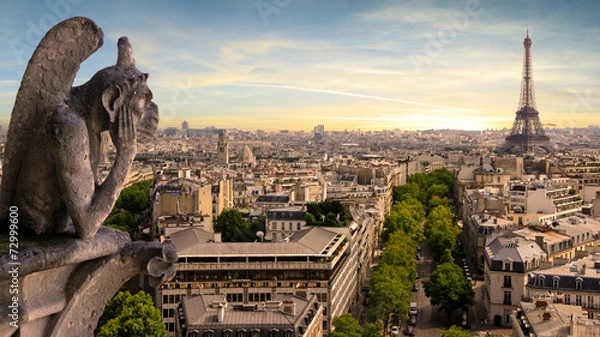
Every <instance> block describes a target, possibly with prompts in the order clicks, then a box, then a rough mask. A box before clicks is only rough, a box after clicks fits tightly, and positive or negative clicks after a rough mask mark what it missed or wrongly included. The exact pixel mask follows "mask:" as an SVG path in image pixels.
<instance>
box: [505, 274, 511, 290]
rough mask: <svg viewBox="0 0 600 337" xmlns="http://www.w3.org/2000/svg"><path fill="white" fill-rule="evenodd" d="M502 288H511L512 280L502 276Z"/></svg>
mask: <svg viewBox="0 0 600 337" xmlns="http://www.w3.org/2000/svg"><path fill="white" fill-rule="evenodd" d="M504 288H512V279H511V277H510V276H504Z"/></svg>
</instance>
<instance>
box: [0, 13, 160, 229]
mask: <svg viewBox="0 0 600 337" xmlns="http://www.w3.org/2000/svg"><path fill="white" fill-rule="evenodd" d="M102 43H103V33H102V30H101V29H100V27H98V26H97V25H96V24H95V23H94V22H93V21H92V20H90V19H88V18H84V17H74V18H71V19H68V20H65V21H63V22H61V23H59V24H57V25H56V26H54V27H53V28H52V29H51V30H50V31H48V33H47V34H46V35H45V36H44V38H43V39H42V41H41V42H40V44H39V45H38V47H37V48H36V50H35V52H34V54H33V56H32V57H31V60H30V62H29V64H28V66H27V69H26V70H25V74H24V75H23V79H22V81H21V86H20V88H19V91H18V93H17V97H16V100H15V105H14V107H13V112H12V115H11V121H10V125H9V128H8V134H7V140H6V147H5V157H4V163H3V177H2V185H1V186H0V218H2V219H5V222H4V225H3V226H0V227H1V229H0V230H1V231H4V232H6V231H7V228H8V227H9V226H8V220H13V219H17V221H18V229H19V232H20V233H21V234H22V233H24V232H25V231H28V232H32V233H35V234H44V235H46V234H50V233H60V232H62V231H64V230H65V229H66V228H67V226H68V225H69V224H73V225H74V227H75V232H76V233H77V235H78V236H79V237H80V238H82V239H84V240H91V239H92V238H93V237H94V235H95V234H96V231H97V230H98V228H100V226H101V224H102V222H103V221H104V220H105V219H106V217H107V216H108V214H109V213H110V212H111V210H112V208H113V206H114V204H115V201H116V199H117V197H118V196H119V193H120V192H121V189H122V188H123V184H124V183H125V179H126V178H127V174H128V173H129V170H130V168H131V163H132V161H133V158H134V157H135V155H136V152H137V142H138V141H147V140H148V139H151V138H152V137H153V134H154V131H156V128H157V125H158V107H157V106H156V104H154V103H153V102H152V91H150V89H149V88H148V85H147V79H148V74H146V73H142V72H141V71H139V70H138V69H137V68H136V66H135V60H134V58H133V53H132V49H131V45H130V44H129V40H128V39H127V37H122V38H120V39H119V41H118V49H119V52H118V58H117V62H116V64H115V65H114V66H111V67H107V68H104V69H102V70H100V71H98V72H97V73H96V74H95V75H94V76H93V77H92V78H91V79H90V80H89V81H88V82H86V83H84V84H83V85H81V86H78V87H71V86H72V84H73V80H74V79H75V75H76V74H77V71H78V69H79V65H80V64H81V63H82V62H83V61H84V60H85V59H87V58H88V57H89V56H90V55H91V54H92V53H94V52H95V51H96V50H97V49H98V48H100V47H101V46H102ZM106 131H108V132H109V134H110V136H111V138H112V142H113V144H114V145H115V147H116V149H117V155H116V158H115V162H114V164H113V168H112V170H111V172H110V174H109V175H108V177H107V178H106V179H105V180H104V181H103V182H100V181H99V180H98V176H97V175H98V162H99V160H100V158H101V156H102V140H101V138H102V133H103V132H106Z"/></svg>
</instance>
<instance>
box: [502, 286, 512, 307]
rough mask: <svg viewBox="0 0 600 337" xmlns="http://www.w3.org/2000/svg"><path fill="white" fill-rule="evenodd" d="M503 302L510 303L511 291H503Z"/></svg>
mask: <svg viewBox="0 0 600 337" xmlns="http://www.w3.org/2000/svg"><path fill="white" fill-rule="evenodd" d="M504 304H507V305H511V304H512V292H510V291H508V290H507V291H504Z"/></svg>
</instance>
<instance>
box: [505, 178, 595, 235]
mask: <svg viewBox="0 0 600 337" xmlns="http://www.w3.org/2000/svg"><path fill="white" fill-rule="evenodd" d="M551 184H552V183H551V182H550V181H545V182H537V183H533V184H530V183H514V184H512V185H511V187H510V192H509V193H510V195H509V198H508V208H509V212H510V213H511V215H512V216H513V218H514V219H515V223H517V224H521V225H523V224H527V223H530V222H542V223H544V222H549V221H550V222H551V221H553V220H555V219H559V218H563V217H568V216H572V215H575V214H576V213H578V212H581V205H582V199H583V198H582V197H581V196H580V195H579V194H578V193H576V190H575V189H574V187H573V186H552V185H551Z"/></svg>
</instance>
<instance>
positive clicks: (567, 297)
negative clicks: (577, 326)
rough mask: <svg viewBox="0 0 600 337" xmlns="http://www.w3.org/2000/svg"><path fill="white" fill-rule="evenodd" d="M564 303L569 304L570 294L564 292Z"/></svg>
mask: <svg viewBox="0 0 600 337" xmlns="http://www.w3.org/2000/svg"><path fill="white" fill-rule="evenodd" d="M565 304H568V305H570V304H571V295H569V294H565Z"/></svg>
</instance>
